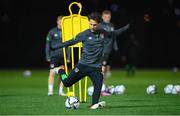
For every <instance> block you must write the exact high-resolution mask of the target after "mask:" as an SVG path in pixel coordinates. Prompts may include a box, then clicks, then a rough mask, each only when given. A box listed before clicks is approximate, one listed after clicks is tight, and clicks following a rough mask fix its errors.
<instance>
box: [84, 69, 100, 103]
mask: <svg viewBox="0 0 180 116" xmlns="http://www.w3.org/2000/svg"><path fill="white" fill-rule="evenodd" d="M88 76H89V77H90V79H91V80H92V83H93V86H94V92H93V95H92V106H93V105H94V104H97V103H98V102H99V98H100V94H101V88H102V82H103V75H102V73H101V71H100V70H94V71H92V72H90V73H89V74H88Z"/></svg>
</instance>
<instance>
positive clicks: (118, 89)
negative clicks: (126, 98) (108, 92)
mask: <svg viewBox="0 0 180 116" xmlns="http://www.w3.org/2000/svg"><path fill="white" fill-rule="evenodd" d="M125 90H126V88H125V86H124V85H117V86H116V87H115V88H114V93H115V94H118V95H120V94H124V92H125Z"/></svg>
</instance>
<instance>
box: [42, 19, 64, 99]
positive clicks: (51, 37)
mask: <svg viewBox="0 0 180 116" xmlns="http://www.w3.org/2000/svg"><path fill="white" fill-rule="evenodd" d="M61 19H62V16H58V18H57V27H54V28H53V29H51V30H50V31H49V33H48V35H47V38H46V61H47V62H49V63H50V71H49V78H48V96H52V95H53V86H54V77H55V73H54V71H53V69H54V68H55V67H58V66H61V65H63V64H64V57H63V49H62V48H57V47H58V46H61V45H62V35H61ZM54 48H57V49H54ZM52 49H53V50H52ZM58 79H59V78H58ZM58 84H59V95H60V96H65V94H64V92H63V83H62V82H61V81H60V80H58Z"/></svg>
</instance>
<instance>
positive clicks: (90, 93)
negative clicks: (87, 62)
mask: <svg viewBox="0 0 180 116" xmlns="http://www.w3.org/2000/svg"><path fill="white" fill-rule="evenodd" d="M87 92H88V95H89V96H92V94H93V92H94V87H93V86H90V87H88V90H87Z"/></svg>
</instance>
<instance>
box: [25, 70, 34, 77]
mask: <svg viewBox="0 0 180 116" xmlns="http://www.w3.org/2000/svg"><path fill="white" fill-rule="evenodd" d="M31 74H32V73H31V71H30V70H25V71H24V72H23V76H24V77H30V76H31Z"/></svg>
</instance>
